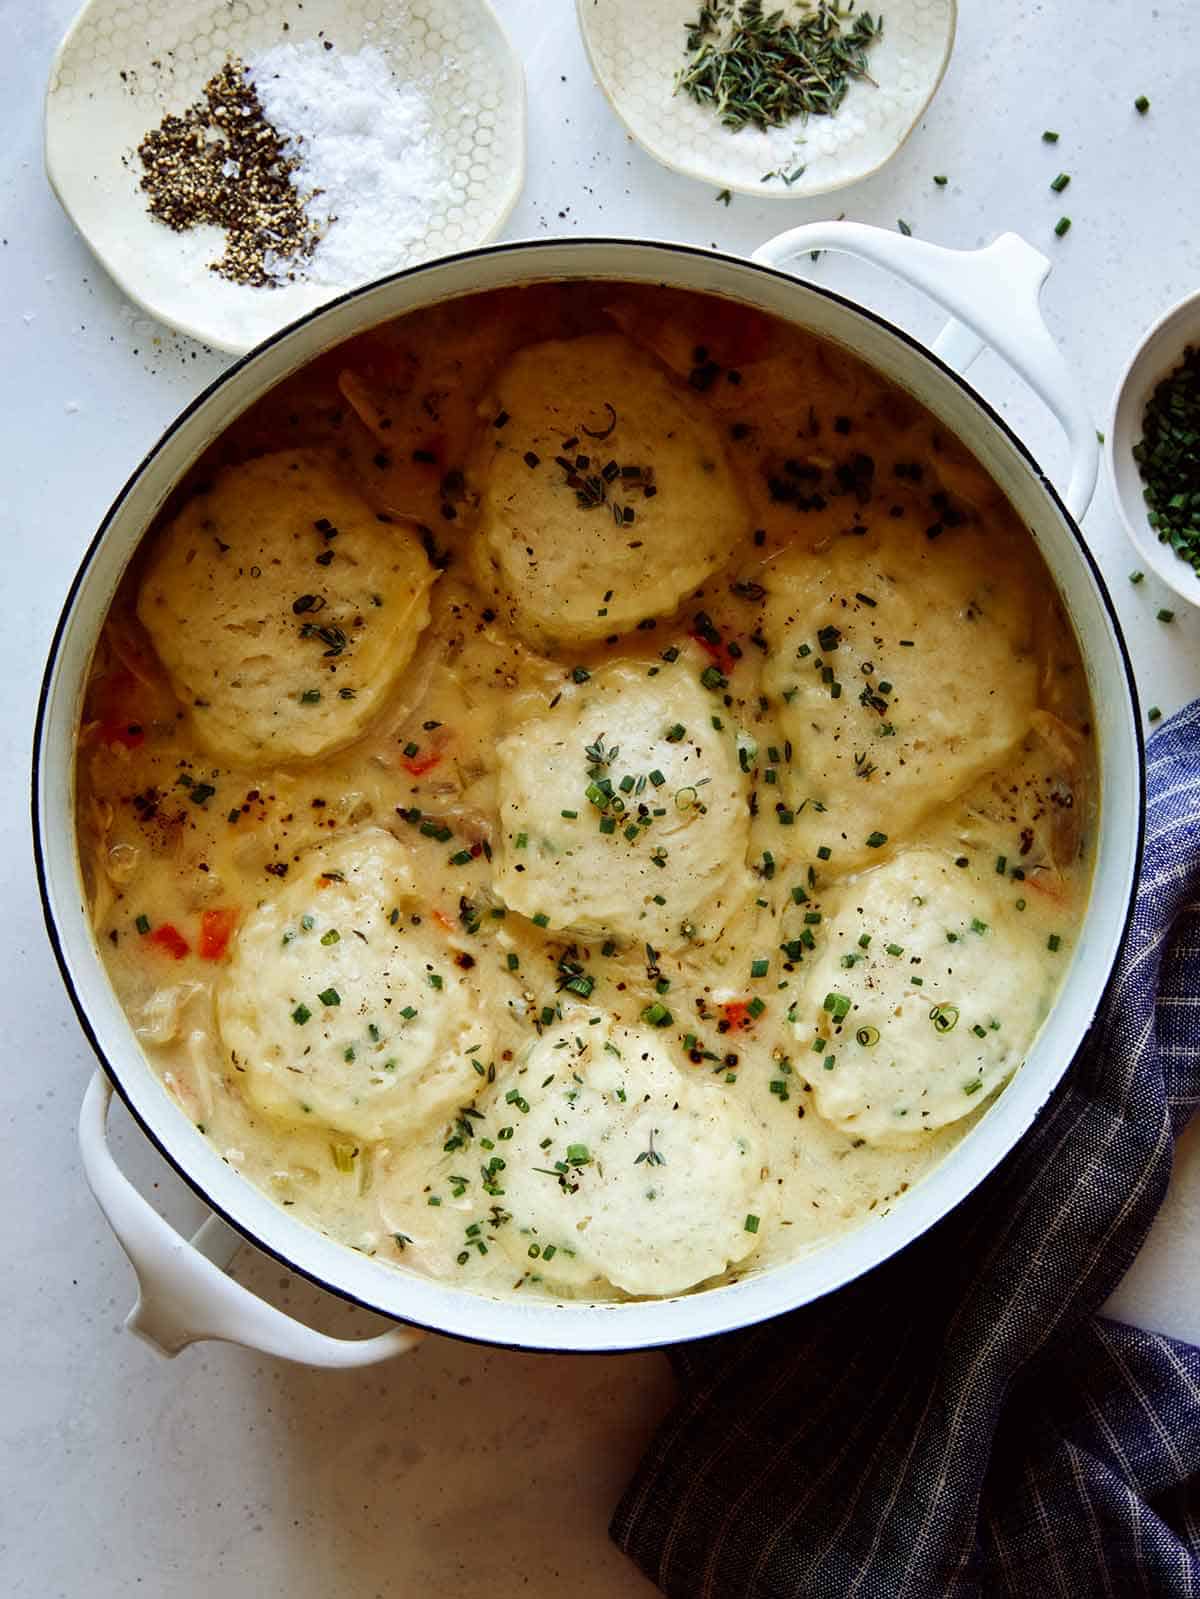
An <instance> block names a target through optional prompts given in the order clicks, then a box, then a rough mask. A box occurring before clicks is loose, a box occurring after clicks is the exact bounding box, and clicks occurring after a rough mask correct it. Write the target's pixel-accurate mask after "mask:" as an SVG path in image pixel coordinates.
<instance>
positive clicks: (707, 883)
mask: <svg viewBox="0 0 1200 1599" xmlns="http://www.w3.org/2000/svg"><path fill="white" fill-rule="evenodd" d="M712 705H713V701H712V699H711V696H709V695H707V694H706V693H705V692H704V691H703V689H702V688H701V687H700V685H699V684H698V682H697V681H696V678H695V675H694V673H693V672H692V671H691V670H690V668H689V667H688V666H687V665H686V664H685V662H684V661H683V660H679V661H677V662H675V663H673V664H672V665H670V666H668V667H665V668H663V670H662V671H660V672H658V674H657V675H656V676H653V677H651V676H649V675H648V674H647V670H646V668H645V666H642V665H634V664H633V663H629V664H622V665H617V666H610V667H606V668H604V670H602V671H599V672H597V673H596V674H595V676H593V677H591V678H589V679H588V680H587V681H585V682H584V683H582V684H581V685H580V686H579V687H578V689H577V690H576V691H575V692H574V693H572V694H570V695H565V696H564V697H563V699H562V700H561V702H560V703H559V704H558V705H557V706H556V707H555V708H554V709H553V710H552V711H549V712H548V713H547V714H546V715H545V716H540V717H536V718H534V719H532V720H530V721H528V722H526V723H525V724H524V725H523V726H521V727H519V728H518V729H517V730H516V731H515V732H513V733H511V734H510V735H509V736H508V737H507V738H506V739H504V740H503V741H502V743H501V744H500V745H499V749H498V756H499V803H500V837H499V848H498V851H497V855H496V877H495V882H496V888H497V890H498V892H499V893H500V894H501V896H502V897H503V899H504V900H505V903H506V904H507V905H509V906H511V907H512V909H514V910H518V911H521V912H522V913H523V914H524V915H526V916H529V917H532V918H533V919H534V920H535V921H538V922H540V923H541V924H542V925H546V926H549V927H552V928H564V929H569V930H571V931H573V932H581V933H596V934H613V935H614V936H616V937H626V936H628V937H633V938H637V939H648V940H649V941H650V942H651V943H653V944H655V945H660V946H663V947H666V948H672V947H675V946H678V945H680V944H683V943H686V942H687V941H688V939H689V938H690V937H692V936H704V935H705V934H707V933H711V932H713V931H715V930H716V929H718V928H719V927H720V925H721V923H722V921H723V919H724V917H725V915H726V913H727V909H728V904H727V901H728V897H729V895H730V893H732V892H736V885H737V883H738V880H739V877H740V875H741V872H742V870H743V867H742V862H743V859H744V855H745V849H746V838H747V833H748V826H749V811H748V805H747V793H746V780H745V778H744V777H743V776H742V773H741V771H740V770H739V767H738V761H737V756H736V750H735V746H734V742H733V736H732V734H731V733H730V732H729V731H727V730H726V729H720V730H718V729H717V728H714V726H713V716H712Z"/></svg>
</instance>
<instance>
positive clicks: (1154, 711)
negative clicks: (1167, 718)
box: [1146, 705, 1162, 722]
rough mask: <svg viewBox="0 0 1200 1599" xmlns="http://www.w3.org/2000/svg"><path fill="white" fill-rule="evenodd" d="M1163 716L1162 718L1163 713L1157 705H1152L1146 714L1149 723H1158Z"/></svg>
mask: <svg viewBox="0 0 1200 1599" xmlns="http://www.w3.org/2000/svg"><path fill="white" fill-rule="evenodd" d="M1161 716H1162V712H1161V711H1160V710H1159V708H1158V706H1157V705H1152V706H1151V707H1150V709H1149V710H1148V711H1147V712H1146V720H1147V721H1148V722H1157V721H1158V720H1159V719H1160V718H1161Z"/></svg>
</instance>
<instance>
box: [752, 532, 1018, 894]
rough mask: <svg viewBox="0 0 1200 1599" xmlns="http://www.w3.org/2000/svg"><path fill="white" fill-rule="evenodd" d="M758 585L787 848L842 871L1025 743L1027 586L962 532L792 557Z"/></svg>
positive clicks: (852, 543)
mask: <svg viewBox="0 0 1200 1599" xmlns="http://www.w3.org/2000/svg"><path fill="white" fill-rule="evenodd" d="M914 532H915V536H914ZM769 573H770V575H769V577H768V578H767V579H766V584H767V589H768V598H767V606H766V619H765V632H766V636H767V641H768V644H769V647H770V655H769V659H768V662H767V667H766V672H765V676H764V684H765V687H766V690H767V693H768V694H769V695H770V696H771V698H772V701H773V703H774V704H775V705H776V707H777V714H778V719H779V725H780V729H781V731H782V733H783V735H784V738H785V739H786V740H788V741H789V743H790V745H791V750H790V764H788V765H786V766H785V767H784V768H783V769H782V771H781V781H782V782H784V783H785V784H786V786H787V794H788V798H789V800H790V802H791V806H792V809H793V810H794V812H795V817H796V821H795V834H794V837H793V839H792V842H793V843H794V844H795V845H797V846H799V847H800V848H801V849H802V850H805V851H807V853H808V854H809V855H810V856H811V855H813V854H815V852H816V850H817V849H819V848H820V847H821V846H825V847H826V848H828V849H829V850H830V851H831V852H832V860H831V863H830V866H829V870H830V871H837V870H839V869H840V870H851V869H853V868H854V867H856V866H860V865H862V864H863V863H864V862H865V861H867V860H870V859H874V858H877V856H876V851H877V850H878V849H880V848H883V847H885V846H886V845H888V844H891V845H894V844H897V843H899V842H900V841H901V840H903V839H904V838H906V837H907V836H908V835H909V834H910V833H911V831H912V829H913V828H914V827H915V826H916V825H917V824H918V823H919V822H920V821H921V820H922V818H923V817H925V816H926V815H927V814H929V813H930V812H932V811H934V810H936V809H939V808H941V807H942V806H945V805H947V804H949V803H950V802H951V801H952V800H953V799H954V798H955V796H956V795H958V794H960V793H961V792H962V791H963V790H964V789H966V788H967V787H969V786H970V784H971V783H973V782H974V781H975V780H976V779H978V778H979V777H981V776H982V775H983V774H984V773H985V772H988V771H990V770H992V769H993V768H994V767H996V766H998V765H999V764H1000V763H1001V762H1002V761H1003V760H1004V758H1005V757H1006V755H1007V754H1008V752H1009V751H1010V750H1012V749H1013V748H1014V747H1015V746H1016V745H1017V743H1018V742H1019V740H1020V739H1021V738H1022V737H1023V735H1024V734H1025V733H1026V732H1027V730H1028V728H1029V726H1030V719H1031V716H1032V713H1033V710H1034V708H1035V706H1036V704H1037V679H1038V664H1037V659H1036V655H1035V652H1034V642H1033V619H1032V617H1031V616H1030V615H1029V613H1028V608H1027V606H1026V604H1025V603H1024V595H1025V586H1024V584H1023V583H1022V582H1020V580H1019V579H1018V578H1017V577H1016V576H1015V575H1014V574H1013V572H1012V570H1011V567H1010V565H1009V562H1008V560H1007V559H1006V558H1005V557H1004V555H1003V554H1002V553H1001V552H1000V551H999V550H998V549H993V548H990V547H989V546H988V544H987V540H986V535H985V534H982V533H978V532H976V531H975V530H974V529H969V528H960V529H956V530H954V531H953V532H949V531H947V532H946V534H945V535H944V536H943V537H940V538H936V539H928V538H926V537H925V536H924V534H923V533H922V532H920V531H919V530H914V529H913V528H911V527H910V528H906V529H902V530H900V531H898V532H897V534H896V535H895V536H894V537H891V538H885V539H883V540H882V541H873V540H867V539H863V538H851V537H846V538H840V539H838V540H836V541H835V543H834V544H833V546H832V548H830V549H828V550H825V551H820V552H817V553H809V552H808V551H803V550H798V549H792V550H789V551H788V552H787V553H785V555H784V556H783V557H782V558H781V559H780V560H779V561H778V562H776V563H775V564H774V565H773V566H772V567H771V568H770V569H769Z"/></svg>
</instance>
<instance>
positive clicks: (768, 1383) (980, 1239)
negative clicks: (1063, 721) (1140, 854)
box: [611, 702, 1200, 1599]
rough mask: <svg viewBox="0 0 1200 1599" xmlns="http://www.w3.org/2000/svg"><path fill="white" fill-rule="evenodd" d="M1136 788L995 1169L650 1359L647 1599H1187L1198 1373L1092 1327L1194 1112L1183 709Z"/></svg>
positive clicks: (1198, 945) (1119, 1333) (1168, 1349)
mask: <svg viewBox="0 0 1200 1599" xmlns="http://www.w3.org/2000/svg"><path fill="white" fill-rule="evenodd" d="M1147 778H1148V784H1149V819H1148V822H1149V827H1148V837H1147V847H1146V856H1145V862H1144V866H1143V874H1142V882H1141V887H1140V890H1139V894H1138V902H1137V908H1136V913H1135V916H1134V920H1133V925H1132V927H1131V929H1130V933H1129V936H1128V938H1127V940H1126V943H1125V947H1124V950H1123V953H1122V955H1121V958H1120V960H1119V962H1118V965H1117V970H1116V974H1115V976H1114V980H1113V984H1112V988H1111V991H1110V995H1109V998H1108V1000H1107V1001H1106V1003H1105V1006H1104V1008H1103V1009H1102V1010H1101V1012H1100V1014H1099V1016H1098V1017H1097V1020H1096V1023H1095V1025H1094V1026H1093V1027H1092V1029H1091V1032H1090V1033H1089V1035H1088V1037H1087V1039H1086V1041H1085V1043H1084V1045H1083V1048H1082V1049H1081V1050H1080V1053H1079V1055H1078V1057H1077V1059H1076V1060H1075V1062H1074V1064H1073V1066H1072V1067H1071V1070H1070V1071H1069V1073H1068V1074H1067V1077H1066V1079H1065V1081H1064V1082H1063V1084H1062V1085H1061V1087H1060V1088H1059V1090H1058V1092H1057V1093H1056V1094H1055V1096H1054V1097H1053V1099H1052V1100H1051V1101H1050V1103H1049V1105H1048V1106H1047V1107H1046V1109H1045V1111H1044V1112H1043V1113H1042V1115H1041V1117H1040V1119H1039V1120H1038V1122H1037V1123H1036V1124H1035V1126H1034V1127H1033V1128H1032V1130H1031V1131H1030V1132H1029V1133H1028V1134H1027V1136H1026V1138H1025V1139H1024V1141H1023V1142H1022V1144H1021V1145H1020V1146H1019V1148H1018V1149H1017V1150H1015V1151H1014V1152H1013V1154H1012V1155H1010V1156H1009V1158H1008V1159H1007V1160H1006V1161H1005V1162H1004V1163H1003V1164H1002V1165H1001V1166H1000V1167H999V1168H998V1169H997V1170H996V1171H995V1172H994V1173H993V1174H992V1176H991V1177H990V1178H989V1179H988V1180H987V1181H986V1182H985V1183H984V1184H983V1185H982V1187H981V1188H979V1189H978V1190H977V1191H976V1192H975V1193H974V1194H973V1195H972V1196H971V1197H970V1199H968V1200H967V1201H966V1202H964V1203H963V1204H962V1205H960V1206H959V1207H958V1208H957V1210H955V1211H954V1212H953V1213H952V1214H951V1215H950V1216H948V1217H947V1218H946V1219H945V1220H943V1221H942V1222H941V1223H940V1224H939V1225H938V1226H937V1227H936V1228H934V1229H932V1230H931V1231H930V1232H929V1233H927V1234H926V1235H925V1236H924V1237H923V1238H921V1239H919V1240H918V1241H917V1242H916V1243H914V1244H912V1245H910V1247H909V1248H908V1249H907V1250H905V1251H904V1252H903V1254H902V1255H900V1256H898V1257H896V1258H895V1259H893V1260H891V1261H889V1262H887V1263H886V1264H885V1265H883V1266H880V1267H879V1268H877V1269H876V1270H875V1271H873V1272H871V1273H870V1274H869V1275H868V1276H867V1277H865V1278H863V1279H861V1280H860V1281H858V1282H857V1283H854V1284H852V1285H851V1286H850V1287H848V1288H844V1289H842V1290H841V1291H840V1292H838V1293H836V1294H833V1295H831V1296H830V1297H828V1298H826V1299H824V1300H821V1301H819V1302H818V1303H817V1304H814V1305H810V1306H808V1307H806V1308H805V1309H803V1310H800V1311H797V1312H795V1313H793V1314H792V1315H790V1316H787V1317H784V1318H782V1319H779V1320H776V1321H773V1322H769V1323H767V1324H765V1325H763V1326H761V1327H754V1328H750V1329H748V1330H747V1331H745V1332H740V1333H732V1334H728V1335H726V1336H724V1337H721V1338H717V1339H711V1340H708V1341H706V1342H704V1343H694V1344H688V1345H683V1346H681V1347H679V1348H677V1349H675V1350H673V1351H672V1352H671V1359H672V1362H673V1364H674V1367H675V1371H676V1373H677V1375H678V1378H679V1381H680V1384H681V1387H682V1398H681V1400H680V1402H679V1404H678V1405H677V1407H676V1409H675V1410H674V1411H673V1412H672V1414H671V1415H670V1416H669V1417H668V1418H667V1420H666V1422H665V1423H664V1424H663V1426H662V1428H661V1429H660V1431H659V1433H658V1435H657V1437H656V1439H655V1441H654V1443H653V1445H652V1446H651V1448H650V1450H649V1452H648V1454H647V1455H646V1458H645V1460H644V1461H643V1462H642V1465H641V1467H640V1469H639V1471H638V1474H637V1476H636V1477H635V1479H634V1481H633V1482H632V1483H631V1485H630V1487H629V1488H628V1490H627V1491H626V1493H625V1496H624V1498H623V1499H622V1501H621V1503H620V1505H619V1506H618V1508H617V1510H616V1513H615V1515H614V1518H613V1523H612V1529H611V1531H612V1536H613V1537H614V1539H615V1540H616V1542H617V1543H618V1545H619V1546H620V1547H621V1548H622V1549H623V1550H625V1552H626V1553H627V1554H629V1555H630V1556H631V1557H632V1558H633V1559H634V1560H635V1561H636V1562H637V1563H638V1565H639V1566H641V1568H642V1569H643V1571H645V1572H646V1573H647V1575H648V1576H649V1577H650V1578H651V1580H652V1581H653V1582H655V1583H657V1585H658V1586H659V1587H660V1588H661V1589H662V1591H663V1592H664V1593H665V1594H668V1595H671V1596H672V1599H801V1596H803V1599H855V1596H861V1599H943V1596H952V1599H964V1596H967V1595H972V1596H974V1595H979V1596H980V1599H993V1596H1006V1595H1020V1596H1022V1599H1025V1596H1036V1599H1050V1596H1062V1599H1104V1596H1110V1599H1124V1596H1126V1595H1154V1596H1155V1599H1161V1596H1175V1595H1178V1596H1180V1599H1183V1596H1185V1595H1186V1596H1196V1599H1200V1349H1194V1348H1191V1347H1190V1346H1188V1345H1186V1344H1182V1343H1179V1342H1176V1341H1175V1340H1173V1339H1170V1338H1166V1337H1161V1336H1159V1335H1156V1334H1153V1333H1147V1332H1141V1331H1139V1330H1138V1329H1137V1328H1134V1327H1126V1326H1123V1325H1121V1324H1120V1323H1118V1322H1114V1321H1110V1320H1106V1319H1105V1318H1104V1317H1101V1316H1097V1315H1096V1313H1095V1312H1096V1307H1097V1306H1098V1305H1100V1304H1102V1303H1103V1302H1104V1300H1105V1299H1106V1298H1107V1296H1108V1295H1109V1293H1111V1291H1112V1290H1113V1288H1114V1287H1115V1286H1116V1284H1117V1283H1118V1282H1119V1281H1120V1279H1121V1277H1122V1276H1123V1274H1124V1273H1125V1271H1126V1270H1127V1269H1128V1267H1129V1265H1130V1262H1131V1261H1132V1260H1133V1258H1134V1256H1135V1254H1136V1253H1137V1251H1138V1248H1139V1246H1140V1245H1141V1243H1142V1240H1143V1239H1144V1238H1145V1236H1146V1232H1147V1230H1148V1229H1149V1226H1150V1223H1151V1221H1152V1220H1153V1217H1154V1214H1155V1212H1156V1211H1157V1210H1158V1207H1159V1205H1160V1203H1161V1202H1162V1198H1163V1194H1164V1192H1165V1190H1166V1186H1167V1178H1168V1175H1169V1173H1170V1169H1171V1149H1172V1141H1173V1139H1174V1138H1175V1137H1176V1136H1177V1135H1178V1134H1179V1132H1180V1130H1181V1129H1182V1127H1183V1125H1184V1123H1185V1122H1186V1120H1187V1118H1188V1116H1189V1115H1190V1114H1191V1112H1192V1110H1193V1109H1195V1107H1196V1105H1197V1103H1198V1102H1200V702H1198V703H1197V704H1195V705H1193V706H1191V707H1189V708H1188V709H1187V710H1186V711H1183V712H1181V713H1180V714H1179V715H1178V716H1176V717H1174V718H1173V719H1172V720H1171V721H1170V722H1168V723H1166V724H1165V725H1164V726H1163V728H1162V729H1161V730H1160V731H1159V733H1158V734H1157V735H1156V736H1155V738H1154V739H1153V740H1152V742H1151V745H1150V750H1149V756H1148V765H1147ZM1196 1291H1197V1293H1200V1284H1197V1285H1196Z"/></svg>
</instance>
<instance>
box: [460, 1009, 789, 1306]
mask: <svg viewBox="0 0 1200 1599" xmlns="http://www.w3.org/2000/svg"><path fill="white" fill-rule="evenodd" d="M600 1032H603V1035H604V1036H603V1037H599V1036H597V1034H598V1033H600ZM584 1035H586V1037H585V1036H584ZM505 1081H506V1086H505V1091H504V1092H503V1093H501V1092H500V1091H499V1090H498V1091H497V1094H496V1101H497V1102H496V1104H495V1106H494V1109H493V1111H492V1120H500V1121H503V1122H504V1123H506V1124H508V1125H509V1126H510V1127H511V1128H512V1135H511V1140H510V1141H506V1142H505V1143H504V1144H503V1145H501V1147H502V1148H503V1149H504V1151H505V1155H504V1160H505V1171H504V1204H505V1208H506V1209H507V1210H508V1211H510V1212H511V1214H512V1220H511V1222H510V1223H508V1224H507V1225H506V1226H505V1227H504V1228H503V1229H501V1232H500V1235H499V1236H500V1239H501V1242H502V1243H503V1246H504V1247H505V1248H506V1249H507V1250H509V1252H510V1253H511V1254H512V1255H513V1256H514V1257H515V1259H516V1261H517V1262H518V1263H519V1265H520V1266H521V1267H522V1268H523V1269H526V1270H530V1271H533V1272H536V1273H537V1274H538V1276H539V1277H541V1278H543V1279H544V1280H545V1281H547V1282H549V1283H553V1284H559V1283H561V1284H563V1285H569V1286H571V1287H572V1288H573V1289H574V1290H575V1292H580V1291H586V1289H587V1288H588V1286H595V1285H596V1284H597V1283H603V1282H609V1283H612V1284H613V1285H614V1286H615V1287H617V1288H621V1289H624V1290H625V1292H626V1293H630V1294H675V1293H681V1292H682V1291H683V1290H684V1289H685V1288H691V1287H693V1286H694V1285H695V1284H696V1283H698V1282H702V1281H704V1279H705V1278H707V1277H713V1276H716V1275H717V1273H718V1272H721V1271H724V1270H725V1268H726V1266H728V1265H729V1264H730V1263H731V1262H734V1261H739V1260H743V1259H745V1257H746V1256H747V1255H749V1254H750V1253H751V1252H752V1251H753V1250H754V1249H755V1247H756V1246H757V1244H758V1243H759V1241H760V1240H759V1238H758V1236H757V1235H758V1232H759V1226H760V1222H763V1221H764V1220H765V1204H766V1198H767V1195H766V1184H765V1182H764V1176H763V1151H762V1147H761V1141H760V1136H759V1133H758V1130H757V1128H756V1127H755V1125H754V1122H753V1120H752V1118H751V1117H750V1116H749V1115H748V1114H747V1112H746V1110H745V1108H744V1106H743V1105H742V1104H741V1103H740V1102H739V1101H737V1100H736V1099H734V1098H733V1097H732V1096H731V1095H730V1094H728V1093H727V1092H725V1091H724V1090H723V1089H722V1088H721V1087H719V1086H718V1085H716V1084H715V1083H713V1082H712V1081H711V1080H710V1079H708V1078H706V1077H703V1076H698V1075H697V1074H696V1073H695V1072H694V1071H689V1069H688V1068H686V1067H681V1066H680V1065H677V1064H676V1063H675V1061H674V1060H673V1059H672V1055H671V1050H670V1047H669V1045H668V1044H667V1042H666V1040H665V1039H664V1038H663V1036H662V1035H661V1034H659V1033H655V1032H653V1031H651V1030H650V1029H646V1028H626V1027H613V1028H603V1029H597V1028H587V1027H585V1028H582V1029H579V1028H563V1029H562V1030H561V1031H559V1032H557V1033H547V1034H545V1035H544V1036H543V1037H542V1038H541V1039H539V1041H538V1042H537V1043H536V1044H535V1045H534V1047H533V1049H532V1051H531V1052H530V1055H529V1058H528V1060H527V1061H526V1063H525V1071H524V1073H523V1074H522V1075H521V1076H520V1077H519V1078H518V1079H517V1081H518V1083H519V1084H522V1085H527V1086H521V1087H518V1088H517V1090H516V1091H515V1094H514V1090H513V1089H512V1088H511V1087H508V1086H507V1079H506V1080H505Z"/></svg>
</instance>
